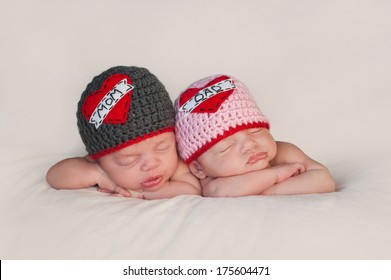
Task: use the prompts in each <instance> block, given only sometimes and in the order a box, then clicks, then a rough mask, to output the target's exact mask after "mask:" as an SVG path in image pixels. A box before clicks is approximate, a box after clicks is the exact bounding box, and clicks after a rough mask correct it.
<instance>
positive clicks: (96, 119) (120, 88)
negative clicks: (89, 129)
mask: <svg viewBox="0 0 391 280" xmlns="http://www.w3.org/2000/svg"><path fill="white" fill-rule="evenodd" d="M132 89H134V86H132V85H131V84H128V83H127V80H126V79H123V80H121V81H119V82H118V83H117V84H116V85H115V86H114V87H113V88H112V89H111V90H110V91H109V92H108V93H107V94H106V95H105V96H104V97H103V98H102V100H101V101H100V102H99V104H98V105H97V106H96V108H95V110H94V112H93V113H92V115H91V118H90V121H89V122H90V123H91V124H94V125H95V128H98V127H99V126H100V125H101V124H102V122H103V120H104V119H105V118H106V116H107V115H108V114H109V113H110V111H111V109H113V107H114V106H115V104H117V103H118V101H120V100H121V98H122V97H124V96H125V95H126V94H127V93H128V92H129V91H131V90H132Z"/></svg>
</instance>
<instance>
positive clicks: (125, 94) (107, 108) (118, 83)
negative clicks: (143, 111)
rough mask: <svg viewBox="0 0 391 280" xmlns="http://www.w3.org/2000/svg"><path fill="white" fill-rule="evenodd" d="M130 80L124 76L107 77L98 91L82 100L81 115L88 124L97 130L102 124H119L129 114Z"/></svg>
mask: <svg viewBox="0 0 391 280" xmlns="http://www.w3.org/2000/svg"><path fill="white" fill-rule="evenodd" d="M133 88H134V86H133V85H132V80H131V78H130V77H129V76H128V75H126V74H114V75H112V76H110V77H108V78H107V79H106V80H105V81H104V82H103V84H102V86H101V87H100V89H99V90H97V91H94V92H92V93H91V94H90V95H89V96H87V98H86V99H85V100H84V103H83V106H82V113H83V115H84V117H85V118H86V119H87V120H88V121H89V123H91V124H93V125H95V128H99V126H100V125H101V124H102V123H107V124H121V123H124V122H126V120H127V118H128V114H129V107H130V102H131V95H132V89H133Z"/></svg>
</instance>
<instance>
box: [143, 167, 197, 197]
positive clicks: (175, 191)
mask: <svg viewBox="0 0 391 280" xmlns="http://www.w3.org/2000/svg"><path fill="white" fill-rule="evenodd" d="M182 194H194V195H201V186H200V182H199V180H198V179H197V178H196V177H195V176H194V175H193V174H191V172H190V170H189V168H188V166H187V165H186V164H185V163H184V162H183V161H179V162H178V167H177V170H176V171H175V174H174V175H173V176H172V177H171V178H170V180H169V181H167V182H166V183H165V184H164V185H163V187H162V188H161V189H160V190H159V191H156V192H145V191H144V192H143V195H144V198H145V199H159V198H171V197H175V196H178V195H182Z"/></svg>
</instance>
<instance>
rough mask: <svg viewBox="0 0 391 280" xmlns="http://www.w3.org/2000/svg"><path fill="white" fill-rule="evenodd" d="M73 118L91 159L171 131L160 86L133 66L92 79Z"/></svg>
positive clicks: (169, 105) (168, 102)
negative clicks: (75, 119) (75, 117)
mask: <svg viewBox="0 0 391 280" xmlns="http://www.w3.org/2000/svg"><path fill="white" fill-rule="evenodd" d="M76 116H77V125H78V128H79V133H80V136H81V138H82V140H83V143H84V145H85V146H86V149H87V152H88V154H89V155H90V156H91V157H92V158H94V159H97V158H99V157H100V156H103V155H105V154H108V153H111V152H114V151H117V150H119V149H121V148H124V147H127V146H129V145H132V144H135V143H138V142H139V141H142V140H144V139H147V138H149V137H152V136H155V135H158V134H160V133H163V132H168V131H174V128H175V111H174V107H173V104H172V101H171V99H170V96H169V94H168V93H167V91H166V89H165V87H164V85H163V84H162V83H161V82H160V81H159V80H158V79H157V77H156V76H155V75H153V74H151V73H150V72H149V71H148V70H147V69H145V68H141V67H135V66H131V67H127V66H117V67H112V68H110V69H108V70H106V71H104V72H103V73H101V74H100V75H98V76H96V77H95V78H93V80H92V81H91V82H90V83H89V84H88V85H87V88H86V89H85V91H84V92H83V93H82V95H81V98H80V101H79V103H78V107H77V113H76Z"/></svg>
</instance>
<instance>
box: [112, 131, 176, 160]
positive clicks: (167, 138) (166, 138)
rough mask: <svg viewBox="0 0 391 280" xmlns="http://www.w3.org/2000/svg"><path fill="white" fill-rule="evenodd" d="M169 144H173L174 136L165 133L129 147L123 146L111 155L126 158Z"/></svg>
mask: <svg viewBox="0 0 391 280" xmlns="http://www.w3.org/2000/svg"><path fill="white" fill-rule="evenodd" d="M169 143H175V135H174V132H171V131H170V132H165V133H162V134H158V135H154V136H150V137H148V138H145V139H141V140H140V141H139V142H137V143H134V144H132V145H129V146H125V147H123V148H121V149H119V150H117V151H115V152H113V155H114V156H116V157H118V156H126V155H129V154H134V153H142V152H143V151H146V150H149V149H153V148H154V147H156V146H158V145H161V144H169Z"/></svg>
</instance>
